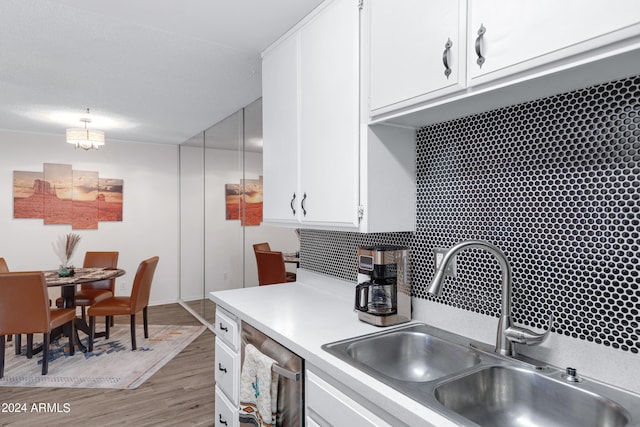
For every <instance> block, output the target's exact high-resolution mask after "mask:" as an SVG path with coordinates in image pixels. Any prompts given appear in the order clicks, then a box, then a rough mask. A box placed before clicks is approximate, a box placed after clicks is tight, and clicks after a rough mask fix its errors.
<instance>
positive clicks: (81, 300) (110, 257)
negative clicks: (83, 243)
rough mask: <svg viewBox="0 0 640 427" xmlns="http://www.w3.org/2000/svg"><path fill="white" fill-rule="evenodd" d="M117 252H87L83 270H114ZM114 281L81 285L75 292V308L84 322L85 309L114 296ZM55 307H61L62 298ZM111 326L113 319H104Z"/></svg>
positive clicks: (62, 304) (116, 262) (116, 263)
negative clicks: (79, 311)
mask: <svg viewBox="0 0 640 427" xmlns="http://www.w3.org/2000/svg"><path fill="white" fill-rule="evenodd" d="M118 255H119V253H118V252H87V253H85V255H84V261H83V263H82V267H83V268H102V267H104V268H116V267H117V266H118ZM115 289H116V279H115V277H114V278H113V279H107V280H100V281H97V282H91V283H83V284H82V285H80V290H78V291H77V292H76V296H75V298H76V307H81V310H82V318H83V319H84V320H85V321H86V320H87V317H86V310H85V307H90V306H92V305H93V304H95V303H97V302H98V301H102V300H104V299H107V298H111V297H112V296H114V295H115ZM56 306H57V307H63V306H64V300H63V299H62V297H60V298H58V299H56ZM106 321H110V323H111V325H113V319H111V320H110V319H108V318H107V319H106Z"/></svg>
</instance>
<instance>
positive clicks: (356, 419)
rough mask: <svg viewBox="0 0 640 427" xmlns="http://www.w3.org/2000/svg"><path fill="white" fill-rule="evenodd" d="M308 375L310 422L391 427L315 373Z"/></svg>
mask: <svg viewBox="0 0 640 427" xmlns="http://www.w3.org/2000/svg"><path fill="white" fill-rule="evenodd" d="M306 375H307V381H306V388H307V390H306V397H305V398H306V401H305V405H306V411H305V412H306V416H307V420H308V421H309V420H310V421H312V422H313V423H315V424H316V425H320V426H371V427H373V426H376V427H382V426H390V424H389V423H387V422H385V421H384V420H383V419H382V418H380V417H378V416H377V415H375V414H374V413H372V412H371V411H369V410H368V409H367V408H365V407H364V406H362V405H360V404H359V403H357V402H356V401H354V400H353V399H351V398H350V397H348V396H347V395H346V394H344V393H342V392H341V391H340V390H338V389H337V388H335V387H333V386H332V385H330V384H328V383H327V382H326V381H324V380H323V379H321V378H320V377H318V376H317V375H315V374H314V373H313V372H311V371H309V370H307V371H306ZM308 423H309V422H308ZM309 424H310V423H309Z"/></svg>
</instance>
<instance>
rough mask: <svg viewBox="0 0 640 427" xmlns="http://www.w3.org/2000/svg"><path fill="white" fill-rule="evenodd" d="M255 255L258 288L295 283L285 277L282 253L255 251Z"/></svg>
mask: <svg viewBox="0 0 640 427" xmlns="http://www.w3.org/2000/svg"><path fill="white" fill-rule="evenodd" d="M255 254H256V264H257V265H258V284H259V285H260V286H263V285H273V284H275V283H285V282H295V279H291V278H289V277H287V270H286V269H285V266H284V258H283V256H282V252H277V251H255Z"/></svg>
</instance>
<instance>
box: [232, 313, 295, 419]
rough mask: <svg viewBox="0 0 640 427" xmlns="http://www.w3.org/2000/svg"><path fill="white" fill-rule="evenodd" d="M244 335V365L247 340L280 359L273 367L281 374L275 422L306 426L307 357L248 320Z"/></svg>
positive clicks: (271, 356) (242, 333) (263, 351)
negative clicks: (274, 338)
mask: <svg viewBox="0 0 640 427" xmlns="http://www.w3.org/2000/svg"><path fill="white" fill-rule="evenodd" d="M241 339H242V352H241V366H242V365H243V364H244V356H245V346H246V345H247V344H252V345H253V346H254V347H255V348H257V349H258V350H259V351H261V352H262V353H263V354H265V355H267V356H269V357H270V358H272V359H273V360H275V361H276V362H277V365H273V371H274V372H276V373H277V374H279V379H278V411H277V414H276V426H278V427H301V426H303V425H304V395H303V393H304V359H302V358H301V357H300V356H298V355H297V354H295V353H294V352H292V351H291V350H289V349H288V348H286V347H284V346H283V345H281V344H279V343H278V342H276V341H274V340H273V339H271V338H269V336H268V335H265V334H264V333H262V332H260V331H259V330H257V329H256V328H254V327H253V326H251V325H249V324H248V323H245V322H242V332H241Z"/></svg>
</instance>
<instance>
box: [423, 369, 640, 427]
mask: <svg viewBox="0 0 640 427" xmlns="http://www.w3.org/2000/svg"><path fill="white" fill-rule="evenodd" d="M435 397H436V399H437V400H438V402H440V403H442V404H443V405H444V406H445V407H447V408H448V409H450V410H452V411H454V412H456V413H458V414H460V415H462V416H464V417H465V418H467V419H469V420H471V421H473V422H475V423H477V424H479V425H481V426H495V427H502V426H504V427H507V426H523V427H524V426H546V427H556V426H557V427H570V426H576V427H591V426H592V427H619V426H620V427H621V426H626V425H628V423H629V419H630V415H629V413H628V412H627V411H626V410H625V409H624V408H622V407H621V406H620V405H618V404H617V403H615V402H613V401H612V400H610V399H607V398H604V397H602V396H600V395H597V394H593V393H590V392H587V391H585V390H581V389H579V388H575V387H570V386H568V385H567V384H565V383H562V382H560V381H558V380H555V379H552V378H549V377H546V376H544V375H541V374H538V373H536V372H533V371H530V370H524V369H518V368H512V367H503V366H491V367H488V368H485V369H482V370H480V371H476V372H474V373H472V374H469V375H465V376H462V377H460V378H457V379H455V380H451V381H449V382H446V383H444V384H442V385H439V386H437V387H436V388H435Z"/></svg>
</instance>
